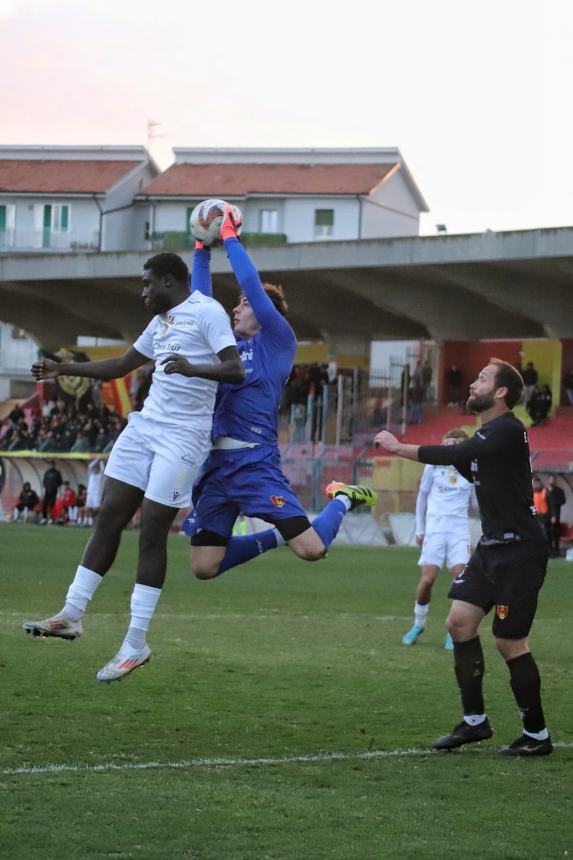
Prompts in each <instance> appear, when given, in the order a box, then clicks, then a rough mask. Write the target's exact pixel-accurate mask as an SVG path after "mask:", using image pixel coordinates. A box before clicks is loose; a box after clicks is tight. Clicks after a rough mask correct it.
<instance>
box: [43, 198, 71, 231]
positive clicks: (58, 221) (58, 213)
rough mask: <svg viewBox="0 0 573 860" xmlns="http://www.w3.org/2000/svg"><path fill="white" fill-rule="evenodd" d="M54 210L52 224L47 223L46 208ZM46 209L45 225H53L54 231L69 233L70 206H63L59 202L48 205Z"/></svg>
mask: <svg viewBox="0 0 573 860" xmlns="http://www.w3.org/2000/svg"><path fill="white" fill-rule="evenodd" d="M50 208H51V210H52V223H51V225H47V224H46V220H45V216H46V212H45V210H46V209H50ZM45 210H44V226H51V228H52V232H54V233H67V232H68V229H69V223H70V207H69V206H61V205H60V204H59V203H55V204H54V205H53V206H51V207H50V206H46V207H45Z"/></svg>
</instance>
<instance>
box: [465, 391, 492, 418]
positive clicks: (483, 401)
mask: <svg viewBox="0 0 573 860" xmlns="http://www.w3.org/2000/svg"><path fill="white" fill-rule="evenodd" d="M494 405H495V398H494V396H493V394H470V396H469V397H468V399H467V402H466V406H467V408H468V409H469V410H470V412H475V413H476V414H479V413H480V412H485V411H486V410H487V409H491V407H492V406H494Z"/></svg>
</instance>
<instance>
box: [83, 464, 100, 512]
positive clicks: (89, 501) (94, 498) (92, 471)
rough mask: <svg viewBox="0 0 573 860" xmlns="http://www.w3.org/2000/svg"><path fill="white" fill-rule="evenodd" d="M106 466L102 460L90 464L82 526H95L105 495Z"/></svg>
mask: <svg viewBox="0 0 573 860" xmlns="http://www.w3.org/2000/svg"><path fill="white" fill-rule="evenodd" d="M103 479H104V464H103V463H102V461H101V460H92V461H91V463H89V464H88V485H87V492H86V504H85V514H84V516H83V517H82V519H81V524H82V525H85V526H93V524H94V518H95V517H97V515H98V514H99V509H100V508H101V500H102V495H103Z"/></svg>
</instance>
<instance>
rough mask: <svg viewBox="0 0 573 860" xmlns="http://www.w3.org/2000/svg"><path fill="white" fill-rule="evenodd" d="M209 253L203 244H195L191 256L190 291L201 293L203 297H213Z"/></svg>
mask: <svg viewBox="0 0 573 860" xmlns="http://www.w3.org/2000/svg"><path fill="white" fill-rule="evenodd" d="M210 262H211V251H210V250H209V248H206V247H205V246H204V244H203V242H199V241H197V242H195V253H194V254H193V271H192V272H191V290H196V291H197V292H199V293H203V295H204V296H209V297H212V296H213V281H212V278H211V269H210Z"/></svg>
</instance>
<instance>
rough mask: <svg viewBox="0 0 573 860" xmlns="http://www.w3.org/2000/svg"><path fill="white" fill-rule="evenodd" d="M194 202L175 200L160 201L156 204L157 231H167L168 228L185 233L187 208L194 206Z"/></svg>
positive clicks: (155, 227) (155, 228) (155, 230)
mask: <svg viewBox="0 0 573 860" xmlns="http://www.w3.org/2000/svg"><path fill="white" fill-rule="evenodd" d="M192 205H193V203H192V202H186V201H184V200H175V201H170V200H166V201H163V200H161V201H159V202H157V203H156V204H155V225H154V228H153V229H154V232H155V233H165V232H167V231H168V230H169V231H170V230H176V231H178V232H180V233H184V232H185V229H186V224H185V219H186V215H187V208H188V207H189V206H192Z"/></svg>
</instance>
